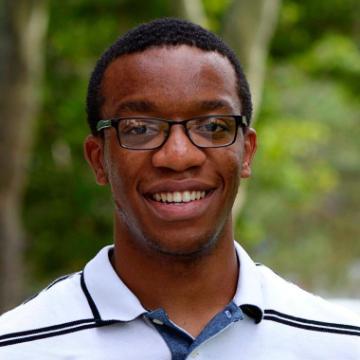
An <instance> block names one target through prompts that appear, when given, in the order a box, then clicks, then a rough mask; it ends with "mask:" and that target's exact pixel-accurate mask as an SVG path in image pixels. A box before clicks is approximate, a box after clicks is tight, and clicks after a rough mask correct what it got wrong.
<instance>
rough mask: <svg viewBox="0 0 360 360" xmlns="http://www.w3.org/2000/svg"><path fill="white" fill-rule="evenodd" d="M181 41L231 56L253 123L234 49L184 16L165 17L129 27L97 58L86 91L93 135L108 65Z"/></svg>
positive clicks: (244, 111) (246, 113) (244, 105)
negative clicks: (121, 57) (152, 48)
mask: <svg viewBox="0 0 360 360" xmlns="http://www.w3.org/2000/svg"><path fill="white" fill-rule="evenodd" d="M178 45H188V46H191V47H196V48H198V49H201V50H204V51H215V52H218V53H219V54H222V55H223V56H225V57H227V58H228V60H229V61H230V63H231V64H232V66H233V67H234V70H235V73H236V79H237V87H238V88H237V90H238V95H239V98H240V101H241V106H242V114H243V115H244V116H246V118H247V120H248V122H249V123H250V120H251V115H252V103H251V95H250V90H249V85H248V83H247V80H246V77H245V75H244V72H243V70H242V67H241V65H240V63H239V60H238V59H237V57H236V55H235V54H234V52H233V51H232V50H231V49H230V48H229V47H228V46H227V45H226V44H225V43H224V42H223V41H222V40H221V39H220V38H219V37H217V36H216V35H215V34H213V33H212V32H210V31H208V30H205V29H203V28H202V27H201V26H199V25H196V24H193V23H191V22H188V21H185V20H180V19H173V18H164V19H158V20H155V21H152V22H150V23H146V24H143V25H140V26H138V27H136V28H134V29H132V30H130V31H129V32H127V33H126V34H125V35H123V36H121V37H120V38H119V39H118V40H117V41H116V42H115V43H114V44H113V45H112V46H110V47H109V48H108V49H107V50H106V51H105V52H104V53H103V54H102V56H101V57H100V59H99V60H98V62H97V64H96V66H95V69H94V71H93V73H92V75H91V78H90V82H89V88H88V95H87V114H88V123H89V126H90V129H91V132H92V134H93V135H95V134H97V131H96V124H97V122H98V120H100V119H101V118H102V116H101V108H102V105H103V101H104V99H103V94H102V91H101V86H102V81H103V76H104V73H105V71H106V69H107V67H108V66H109V65H110V64H111V63H112V62H113V61H114V60H115V59H116V58H118V57H120V56H122V55H126V54H132V53H137V52H142V51H144V50H146V49H149V48H151V47H165V46H178Z"/></svg>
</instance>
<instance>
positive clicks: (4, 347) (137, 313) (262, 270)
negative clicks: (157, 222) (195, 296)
mask: <svg viewBox="0 0 360 360" xmlns="http://www.w3.org/2000/svg"><path fill="white" fill-rule="evenodd" d="M111 248H112V247H110V246H108V247H105V248H103V249H102V250H101V251H100V252H99V253H98V254H97V255H96V257H95V258H94V259H92V260H91V261H90V262H89V263H88V264H87V265H86V266H85V269H84V271H83V272H79V273H76V274H72V275H70V276H65V277H63V278H60V279H58V280H56V281H55V282H53V283H52V284H51V285H49V286H48V287H47V288H46V289H44V290H43V291H42V292H40V293H39V294H38V295H37V296H36V297H34V298H33V299H31V300H29V301H28V302H26V303H24V304H22V305H20V306H18V307H17V308H15V309H14V310H11V311H9V312H7V313H5V314H3V315H2V316H1V317H0V359H1V360H27V359H34V360H35V359H36V360H45V359H46V360H49V359H56V360H57V359H59V360H60V359H61V360H65V359H66V360H70V359H76V360H78V359H86V360H91V359H97V360H98V359H104V360H105V359H106V360H115V359H117V360H118V359H121V360H122V359H144V360H146V359H149V360H150V359H154V360H162V359H164V360H165V359H167V360H169V359H173V360H175V359H176V360H177V359H181V358H189V359H216V360H219V359H264V360H265V359H266V360H269V359H276V360H282V359H284V360H285V359H286V360H295V359H299V360H300V359H301V360H303V359H327V360H330V359H339V360H340V359H341V360H359V359H360V319H359V318H358V317H357V316H356V315H355V314H352V313H351V312H348V311H346V310H344V309H342V308H341V307H337V306H336V305H333V304H330V303H328V302H326V301H324V300H322V299H321V298H319V297H316V296H314V295H311V294H309V293H307V292H305V291H303V290H301V289H300V288H298V287H297V286H295V285H293V284H291V283H289V282H287V281H285V280H283V279H281V278H280V277H279V276H277V275H276V274H274V273H273V272H272V271H271V270H269V269H268V268H266V267H265V266H263V265H256V264H255V263H254V262H253V261H252V260H251V259H250V258H249V256H248V255H247V254H246V252H245V251H244V250H243V249H242V248H241V247H240V246H239V245H238V244H236V250H237V253H238V258H239V263H240V272H239V274H240V275H239V280H238V286H237V291H236V294H235V297H234V299H233V301H232V302H231V303H230V304H229V306H228V307H227V308H226V309H225V310H224V312H223V313H219V314H218V315H217V317H218V318H219V319H220V324H222V325H221V326H222V328H221V329H220V330H217V331H215V332H214V331H213V330H212V329H211V328H210V330H209V331H208V332H207V335H206V337H205V338H204V339H205V340H204V341H198V340H197V339H192V340H191V339H190V340H191V341H194V344H195V346H193V347H192V348H190V350H189V353H188V354H187V355H186V356H185V357H179V356H178V355H176V349H175V350H174V348H172V345H171V342H169V341H168V338H167V336H164V333H165V335H166V334H168V333H169V332H167V331H166V330H165V331H162V329H163V327H166V326H167V325H166V319H165V320H164V318H160V317H157V316H158V315H157V314H158V313H159V311H152V312H149V311H147V310H146V309H144V307H143V306H142V305H141V303H140V302H139V300H138V299H137V297H136V296H135V295H134V294H133V293H132V292H131V291H130V290H129V289H128V288H127V287H126V285H125V284H124V283H123V282H122V281H121V280H120V279H119V277H118V275H117V274H116V273H115V271H114V269H113V267H112V265H111V263H110V261H109V251H111ZM134 271H137V269H134ZM235 305H236V306H235ZM160 313H161V311H160ZM159 316H161V314H160V315H159ZM162 316H164V314H163V315H162ZM226 319H228V321H227V322H226ZM170 325H171V324H170ZM172 325H173V327H174V328H175V330H176V328H177V329H178V331H179V332H182V333H183V334H184V337H185V338H186V336H188V338H187V339H188V340H189V335H188V334H186V333H185V332H183V331H182V329H180V328H178V327H177V326H176V325H175V324H173V323H172ZM218 325H219V321H218V322H217V326H218ZM171 331H172V330H170V332H171ZM196 341H197V342H196ZM197 344H198V345H197ZM176 346H177V344H175V348H176ZM174 351H175V352H174Z"/></svg>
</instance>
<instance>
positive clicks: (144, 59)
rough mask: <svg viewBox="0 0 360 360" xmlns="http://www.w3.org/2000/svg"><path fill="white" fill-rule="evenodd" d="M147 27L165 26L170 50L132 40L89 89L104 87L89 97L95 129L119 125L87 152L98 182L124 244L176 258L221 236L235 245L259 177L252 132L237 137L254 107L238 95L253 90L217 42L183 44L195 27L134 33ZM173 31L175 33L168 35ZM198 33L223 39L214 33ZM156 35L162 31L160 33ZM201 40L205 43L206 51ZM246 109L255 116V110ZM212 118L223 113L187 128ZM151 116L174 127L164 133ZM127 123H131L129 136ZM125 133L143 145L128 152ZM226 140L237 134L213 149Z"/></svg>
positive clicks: (93, 140)
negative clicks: (247, 185) (246, 194)
mask: <svg viewBox="0 0 360 360" xmlns="http://www.w3.org/2000/svg"><path fill="white" fill-rule="evenodd" d="M173 23H174V24H176V25H177V29H176V30H173V32H171V27H170V28H169V27H168V25H169V24H173ZM181 24H184V30H183V32H182V30H181ZM146 27H148V28H152V27H154V28H155V29H156V28H157V27H159V28H160V29H162V30H161V31H159V32H160V33H161V34H162V37H163V39H166V44H167V45H166V46H164V42H163V41H162V40H159V41H160V42H159V45H156V46H154V45H153V44H154V42H155V43H156V39H157V38H156V37H155V38H152V37H150V39H152V40H151V44H152V45H150V46H145V45H144V43H145V44H147V43H149V41H150V40H148V38H149V37H148V36H147V35H146V36H145V35H144V38H145V40H146V41H145V40H144V39H143V37H142V36H140V35H139V36H138V37H135V38H134V37H133V36H134V35H131V38H132V39H133V41H138V42H139V43H140V45H136V44H133V43H132V42H130V43H128V45H127V46H128V47H127V48H126V49H127V51H123V54H122V55H120V56H115V55H114V54H115V53H117V51H120V50H121V48H119V49H118V48H117V47H116V46H115V47H113V48H110V50H108V52H107V53H108V55H106V54H107V53H105V55H104V56H103V57H102V60H100V62H99V63H98V64H97V68H96V69H95V72H94V74H93V77H92V80H91V81H92V82H91V84H90V89H92V88H93V89H95V88H94V84H98V85H97V86H98V89H97V92H96V91H95V93H97V95H95V93H94V94H90V95H89V97H90V99H91V97H93V100H94V101H95V99H96V96H97V99H98V100H96V101H97V105H96V106H95V105H94V103H93V105H94V106H95V108H94V109H93V112H92V110H91V107H90V108H89V115H91V114H92V115H93V116H94V117H93V118H91V117H90V123H91V126H93V127H95V126H96V124H95V123H94V124H93V122H96V121H97V120H104V119H116V120H113V121H114V124H115V126H114V127H112V126H110V127H108V128H105V129H104V130H102V133H103V135H104V136H103V137H102V136H99V134H98V133H97V131H96V130H95V129H93V132H94V135H91V136H89V137H88V138H87V140H86V142H85V154H86V157H87V159H88V161H89V163H90V165H91V167H92V168H93V170H94V173H95V176H96V180H97V182H98V183H99V184H101V185H105V184H109V185H110V187H111V190H112V194H113V199H114V203H115V208H116V213H115V214H116V216H115V238H116V239H115V242H118V243H120V242H121V246H124V244H125V243H127V244H131V246H136V247H138V248H139V249H141V250H144V251H146V250H147V251H150V252H151V251H152V252H154V251H155V252H157V253H161V254H168V255H172V256H186V257H189V256H198V255H199V254H201V253H204V252H205V251H206V250H208V249H211V248H214V246H216V245H218V244H219V239H225V238H226V239H232V225H231V208H232V205H233V202H234V199H235V196H236V192H237V188H238V185H239V181H240V178H241V177H243V178H245V177H248V176H249V175H250V163H251V159H252V155H253V153H254V150H255V147H256V137H255V133H254V131H253V130H252V129H250V128H248V126H245V125H241V124H240V123H237V122H236V126H237V127H238V128H237V127H236V129H237V133H233V129H234V127H233V126H232V125H231V123H234V121H235V119H236V118H240V115H242V114H243V113H244V111H245V110H244V106H246V101H250V97H247V98H246V99H247V100H246V101H245V102H244V100H243V98H242V97H241V95H240V96H239V93H240V94H242V92H241V91H240V90H239V89H243V88H245V89H248V88H247V84H246V82H245V83H242V82H241V81H242V80H241V79H239V75H238V73H237V71H236V67H235V66H234V64H233V62H232V61H231V59H229V57H228V56H226V55H224V54H223V53H222V52H220V51H218V50H212V47H210V45H208V47H210V48H209V49H208V48H205V50H204V49H203V48H199V46H193V45H190V44H188V43H185V44H184V43H183V42H184V40H182V41H181V42H179V41H178V39H179V38H181V39H188V40H189V41H190V40H191V37H190V35H189V31H188V28H190V29H193V30H191V34H193V35H194V32H195V33H196V31H195V30H196V29H198V27H197V26H196V25H192V24H188V23H185V22H182V21H177V20H159V21H157V22H153V23H150V25H144V26H142V27H140V28H138V29H135V30H133V31H132V33H133V34H134V33H135V34H136V33H138V32H140V33H141V34H143V31H140V30H139V29H144V28H145V29H146ZM164 27H165V28H167V29H168V33H166V32H165V33H164V32H163V30H164ZM198 31H199V33H200V34H202V33H205V34H210V35H207V36H208V37H209V38H214V39H216V38H215V36H214V35H212V34H211V33H208V32H206V31H205V30H201V31H200V30H198ZM183 33H184V34H183ZM152 34H153V36H154V34H156V31H155V30H154V29H153V30H152ZM196 34H197V33H196ZM159 36H160V35H159ZM198 37H199V38H200V40H199V39H197V41H198V42H199V43H201V44H207V42H206V41H205V40H201V36H200V35H198ZM171 41H173V43H171ZM214 41H215V40H214ZM118 43H119V42H118ZM118 43H117V44H118ZM210 43H211V41H210ZM215 43H216V41H215ZM191 44H192V43H191ZM216 44H217V43H216ZM203 47H205V45H203ZM219 47H220V45H219ZM116 49H117V50H116ZM131 49H137V51H135V50H133V51H132V50H131ZM139 49H140V50H139ZM216 49H217V48H216ZM224 51H225V50H224ZM109 54H112V55H111V56H110V55H109ZM104 59H105V60H106V59H107V60H106V61H105V60H104ZM109 59H111V61H110V60H109ZM100 70H101V71H100ZM96 77H99V79H101V80H99V79H98V80H96ZM94 79H95V80H94ZM244 81H245V80H244ZM247 91H248V90H247ZM99 100H100V101H99ZM244 104H245V105H244ZM90 105H91V101H90ZM97 106H98V107H97ZM96 111H97V113H96ZM247 111H248V112H250V113H251V106H250V107H248V108H247ZM210 115H217V116H216V117H214V119H215V120H214V121H212V120H211V121H210V122H209V121H208V120H206V121H205V122H203V120H201V121H198V120H195V125H194V126H193V127H189V126H188V124H189V123H188V122H187V123H186V125H185V123H184V120H188V119H192V120H191V122H193V119H199V118H200V119H204V118H205V119H208V117H209V116H210ZM219 115H220V116H219ZM248 116H249V115H248ZM119 118H121V120H119ZM123 118H126V119H127V120H124V119H123ZM149 118H150V119H162V120H160V121H163V122H164V123H166V122H168V121H171V122H172V124H173V125H172V126H171V128H166V127H161V126H160V127H158V126H157V125H156V126H155V125H154V121H153V120H150V119H149ZM119 123H121V124H123V123H125V125H124V126H122V128H121V129H120V126H119ZM180 123H181V124H180ZM120 132H122V135H121V136H123V137H124V136H126V137H127V139H128V138H131V139H134V138H135V139H136V140H135V142H128V143H127V144H131V146H124V143H122V142H121V136H120V137H119V133H120ZM165 133H166V134H165ZM154 134H155V135H154ZM163 134H164V136H165V137H163V139H165V142H162V143H161V142H160V143H159V142H157V140H156V144H158V145H159V144H160V145H159V146H148V147H147V148H146V149H144V148H143V147H142V146H140V147H138V146H133V144H142V145H143V144H144V141H145V140H146V139H150V140H149V142H148V143H149V144H153V143H152V141H153V139H157V138H158V137H161V136H162V135H163ZM191 134H193V135H194V138H191ZM224 134H226V135H228V136H229V137H231V136H232V134H233V135H234V137H233V140H234V141H229V142H228V143H224V146H223V147H214V144H215V145H216V146H217V144H218V143H217V141H222V137H223V135H224ZM201 137H204V138H206V139H209V140H206V141H209V142H208V143H206V142H205V141H204V140H202V139H201ZM138 139H140V140H141V142H137V141H138ZM144 139H145V140H144ZM219 139H220V140H219ZM230 140H231V139H230ZM131 141H133V140H131ZM148 143H146V144H148ZM199 145H205V147H203V146H199ZM207 145H208V146H207ZM129 147H130V148H129ZM139 148H140V150H139ZM135 149H136V150H135Z"/></svg>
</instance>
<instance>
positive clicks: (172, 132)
mask: <svg viewBox="0 0 360 360" xmlns="http://www.w3.org/2000/svg"><path fill="white" fill-rule="evenodd" d="M188 121H189V120H181V121H176V120H167V121H166V123H167V126H168V129H167V133H166V138H165V142H168V139H169V138H170V137H171V136H176V137H178V136H179V133H182V136H185V137H186V138H187V141H188V142H190V143H192V144H193V142H192V140H191V138H190V134H189V130H188V128H187V123H188ZM174 127H175V129H174ZM177 128H178V130H176V129H177ZM176 140H178V139H176ZM193 145H194V144H193Z"/></svg>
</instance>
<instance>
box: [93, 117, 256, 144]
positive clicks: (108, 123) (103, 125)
mask: <svg viewBox="0 0 360 360" xmlns="http://www.w3.org/2000/svg"><path fill="white" fill-rule="evenodd" d="M209 117H222V118H233V119H235V122H236V127H235V134H234V139H233V141H231V142H230V143H228V144H225V145H219V146H201V145H198V144H195V143H194V141H193V139H192V138H191V136H190V134H189V130H188V128H187V127H186V124H187V123H188V122H189V121H194V120H197V119H206V118H209ZM129 119H133V120H137V119H139V120H160V121H162V122H166V123H167V124H169V132H168V134H167V136H166V137H165V138H164V141H163V142H162V143H161V144H160V145H158V146H156V147H152V148H149V149H146V148H145V149H141V148H133V147H128V146H126V145H124V144H122V143H121V140H120V135H119V128H118V125H117V124H118V122H119V121H121V120H129ZM173 125H182V126H183V127H184V129H185V133H186V136H187V137H188V139H189V140H190V142H191V143H192V144H193V145H195V146H196V147H198V148H201V149H206V148H221V147H226V146H230V145H232V144H233V143H234V142H235V140H236V138H237V134H238V128H239V126H241V128H242V129H246V128H247V127H249V125H250V124H249V122H248V119H247V118H246V116H245V115H220V114H214V115H213V114H211V115H204V116H197V117H194V118H191V119H185V120H181V121H175V120H172V119H162V118H156V117H149V116H126V117H117V118H113V119H104V120H99V121H98V122H97V124H96V130H97V131H98V132H100V131H102V130H105V129H108V128H111V127H113V128H115V131H116V137H117V139H118V142H119V145H120V146H121V147H122V148H124V149H128V150H156V149H159V148H160V147H162V146H163V145H164V144H165V143H166V141H167V139H168V138H169V136H170V132H171V127H172V126H173Z"/></svg>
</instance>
